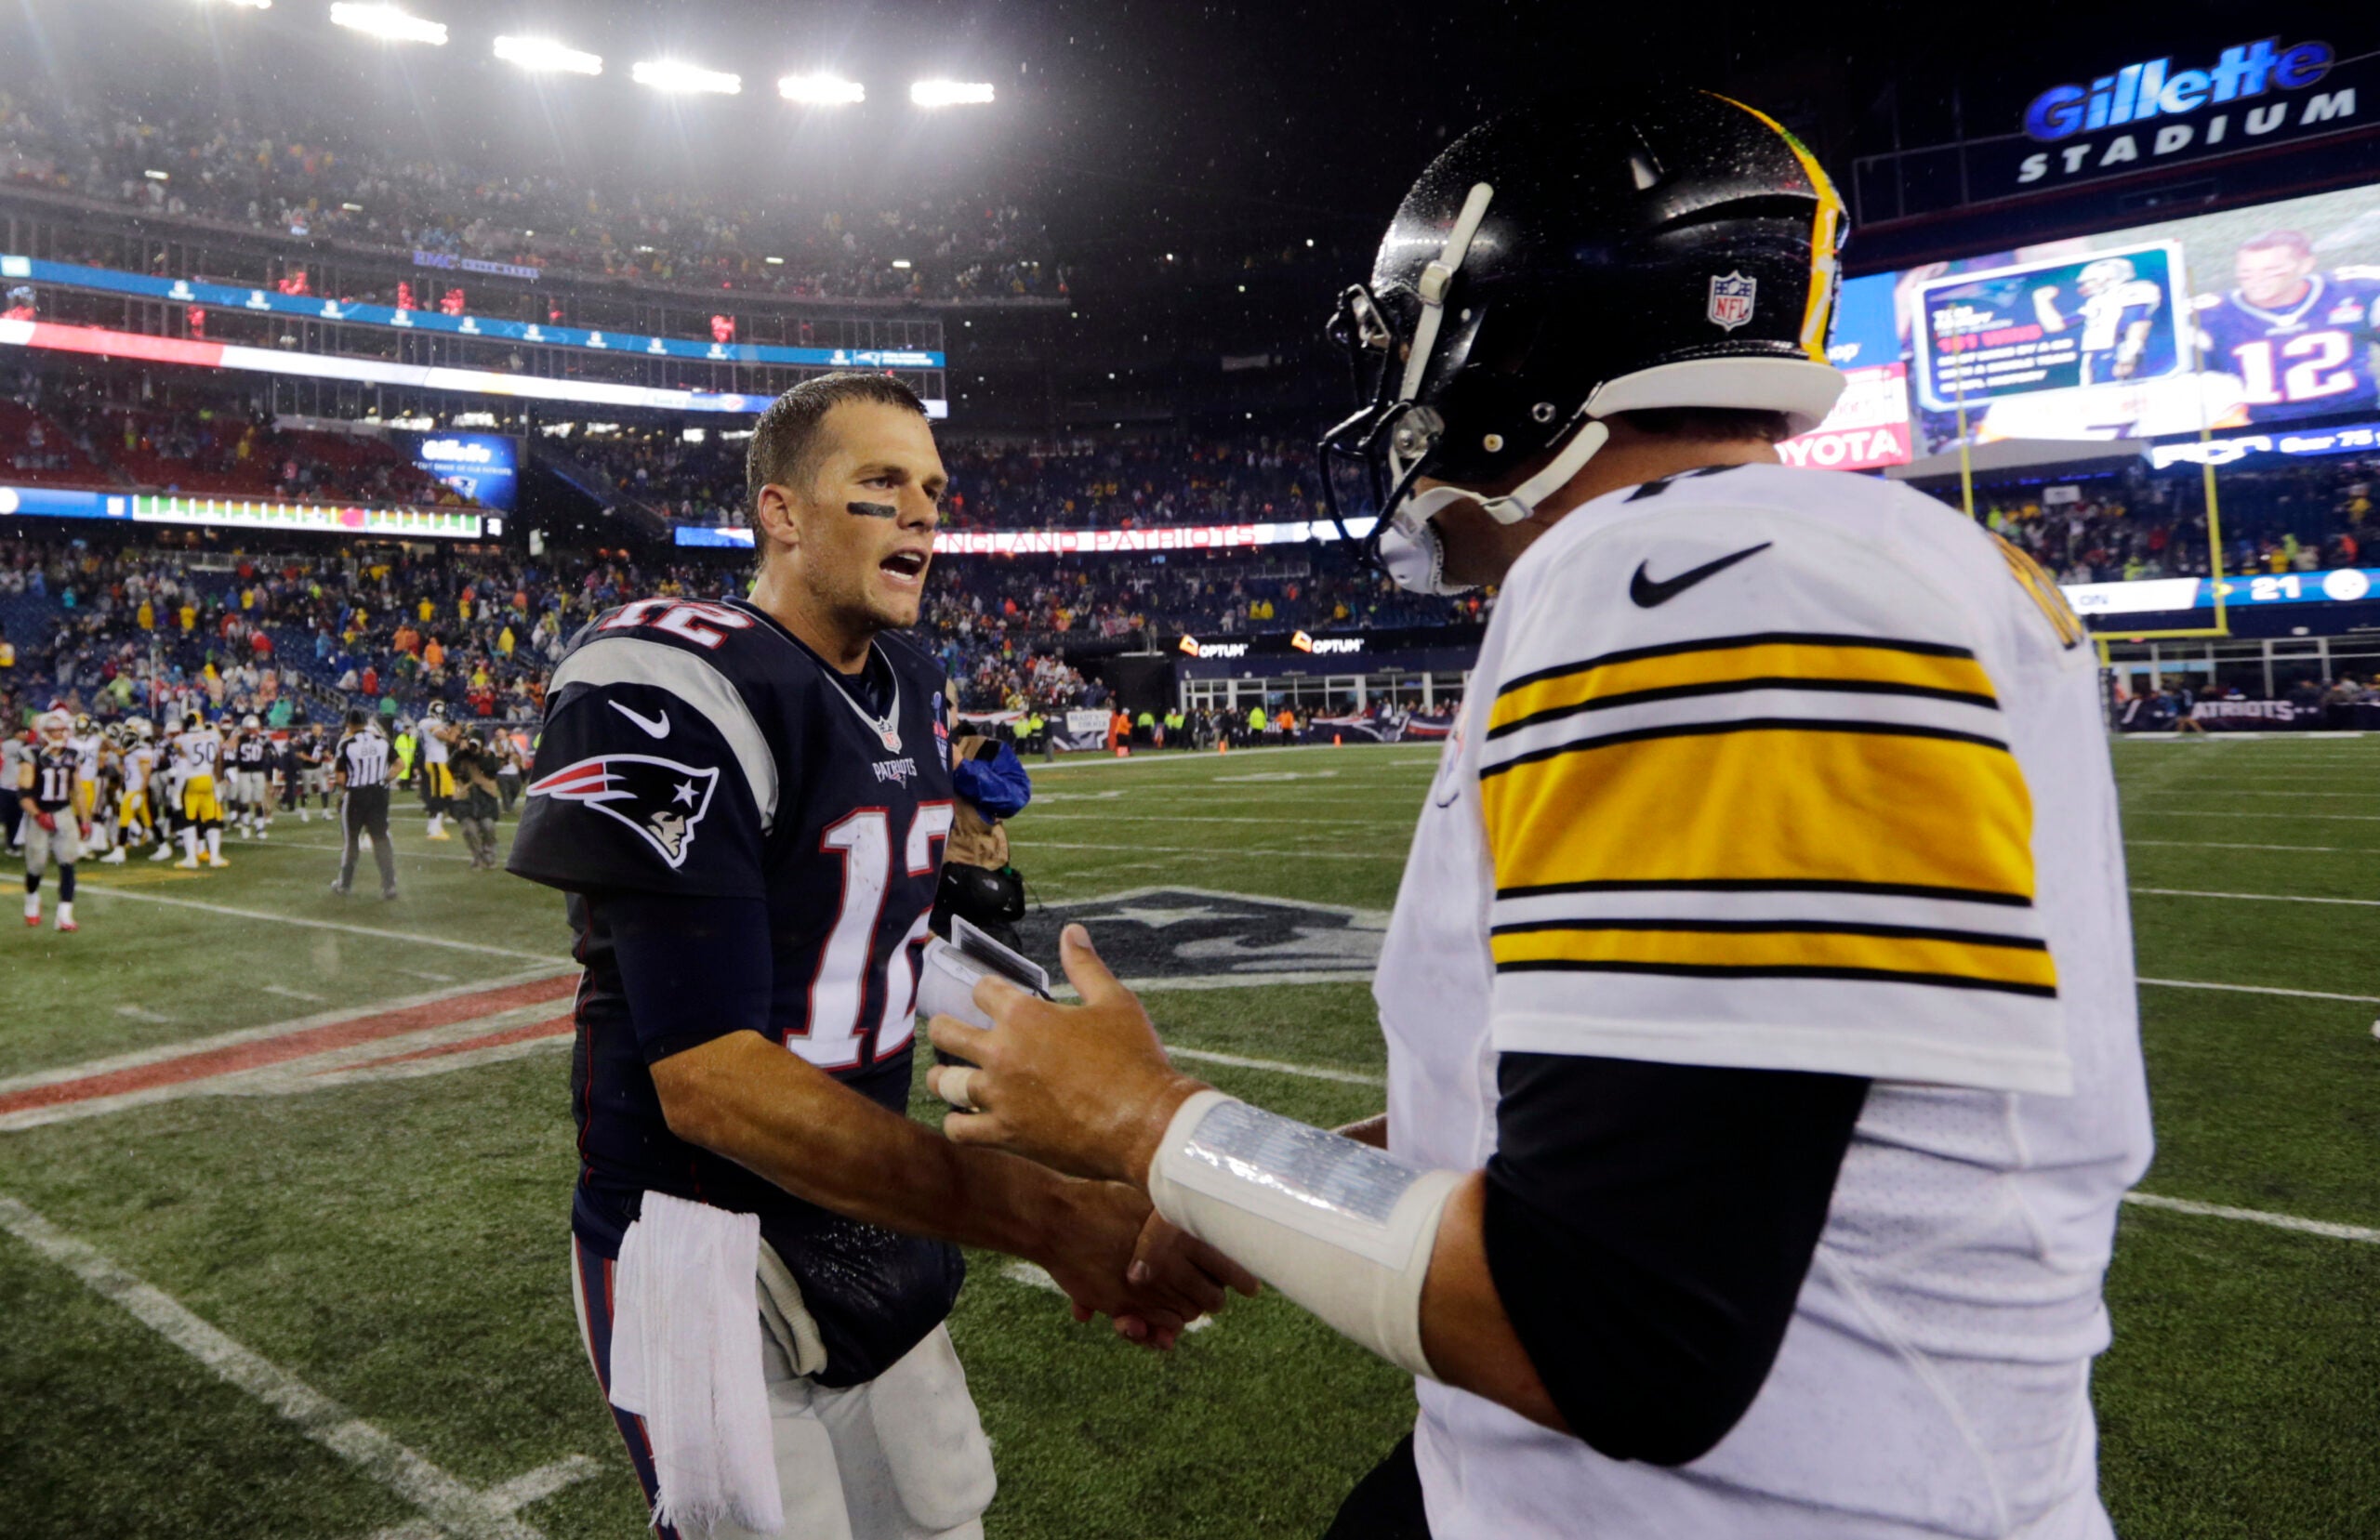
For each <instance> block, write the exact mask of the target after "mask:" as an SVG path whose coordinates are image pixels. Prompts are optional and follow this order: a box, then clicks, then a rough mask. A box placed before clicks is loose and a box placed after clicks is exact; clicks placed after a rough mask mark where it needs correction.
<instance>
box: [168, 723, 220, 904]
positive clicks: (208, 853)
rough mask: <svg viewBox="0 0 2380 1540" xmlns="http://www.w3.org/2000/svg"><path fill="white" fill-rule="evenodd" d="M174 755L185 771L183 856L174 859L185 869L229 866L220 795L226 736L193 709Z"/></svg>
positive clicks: (183, 776)
mask: <svg viewBox="0 0 2380 1540" xmlns="http://www.w3.org/2000/svg"><path fill="white" fill-rule="evenodd" d="M174 756H175V757H176V758H177V759H179V761H180V763H181V771H182V789H181V805H182V859H181V860H179V861H178V862H174V864H175V865H176V866H179V867H180V868H182V869H183V870H185V871H196V870H197V869H198V868H199V866H200V865H201V864H202V860H201V858H202V857H203V858H204V862H203V863H204V864H205V865H209V866H229V865H230V864H231V862H228V861H225V860H224V859H223V804H222V802H221V800H220V799H219V797H218V796H217V792H218V788H219V787H220V786H221V777H222V776H223V774H224V766H223V735H222V734H221V733H220V732H218V731H216V730H215V729H213V728H211V727H208V726H207V725H206V718H205V717H204V716H201V715H200V714H199V713H197V712H195V711H193V712H192V713H191V714H190V716H189V717H188V719H187V720H185V721H184V722H183V724H182V731H181V735H180V736H179V737H178V738H176V739H175V740H174Z"/></svg>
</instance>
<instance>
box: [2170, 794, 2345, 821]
mask: <svg viewBox="0 0 2380 1540" xmlns="http://www.w3.org/2000/svg"><path fill="white" fill-rule="evenodd" d="M2157 795H2159V796H2179V794H2178V793H2174V792H2161V793H2159V794H2157ZM2124 816H2125V817H2126V818H2229V819H2251V818H2273V819H2281V818H2314V819H2320V820H2321V821H2322V822H2323V823H2380V813H2298V812H2286V811H2284V812H2267V813H2243V812H2238V811H2235V810H2232V809H2224V808H2135V807H2129V806H2128V807H2126V808H2125V809H2124Z"/></svg>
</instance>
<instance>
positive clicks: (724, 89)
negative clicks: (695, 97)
mask: <svg viewBox="0 0 2380 1540" xmlns="http://www.w3.org/2000/svg"><path fill="white" fill-rule="evenodd" d="M628 78H629V79H630V80H633V81H635V82H636V83H637V84H638V85H639V86H652V87H653V88H654V89H655V90H656V91H676V92H684V93H693V92H701V91H708V92H711V93H713V94H715V95H718V96H722V97H732V96H734V95H735V94H736V93H737V92H739V91H741V90H743V89H744V77H743V76H741V75H731V74H728V73H726V72H724V71H721V70H706V69H704V68H702V67H701V66H700V65H696V64H687V63H683V62H681V61H680V60H678V59H639V60H638V61H637V62H636V63H635V64H634V65H632V66H630V67H629V69H628Z"/></svg>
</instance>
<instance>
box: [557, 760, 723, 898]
mask: <svg viewBox="0 0 2380 1540" xmlns="http://www.w3.org/2000/svg"><path fill="white" fill-rule="evenodd" d="M718 785H719V771H718V770H717V769H716V768H712V769H708V770H696V769H694V767H693V766H692V765H681V764H680V763H678V761H676V760H675V759H663V758H660V757H657V756H655V755H650V754H606V755H602V756H599V757H595V758H592V759H581V760H579V761H578V762H577V763H576V764H575V765H565V766H563V767H562V769H561V770H556V771H554V772H553V773H552V774H551V775H548V776H543V777H540V778H539V779H538V780H536V782H533V783H531V784H530V786H529V792H528V795H529V796H558V797H561V798H562V800H563V801H565V802H584V803H586V804H587V805H588V807H589V808H592V809H594V810H595V811H597V812H599V813H602V814H603V815H604V816H605V817H607V818H615V819H617V820H619V821H620V822H621V823H625V824H627V825H628V827H629V828H631V829H634V830H635V831H636V832H637V833H638V835H640V836H642V838H643V840H644V842H645V843H646V844H647V845H650V846H652V847H653V852H654V854H655V855H657V856H659V857H660V858H661V859H662V861H663V862H666V863H667V864H668V866H669V868H670V869H671V870H672V871H675V870H676V869H677V868H679V867H681V866H682V865H684V864H685V863H686V851H687V849H688V848H689V847H690V846H692V845H693V844H694V825H695V824H697V823H701V822H702V821H703V814H705V813H707V812H708V811H709V810H710V796H711V793H712V791H714V790H715V789H717V787H718Z"/></svg>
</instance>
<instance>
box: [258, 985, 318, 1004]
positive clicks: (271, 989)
mask: <svg viewBox="0 0 2380 1540" xmlns="http://www.w3.org/2000/svg"><path fill="white" fill-rule="evenodd" d="M260 993H262V994H278V995H280V996H281V997H282V998H283V999H284V1000H303V1001H305V1002H307V1003H308V1004H309V1005H317V1006H319V1005H321V1004H322V1003H323V997H322V996H321V995H319V994H308V993H307V992H306V991H304V990H302V989H291V988H290V987H288V986H287V985H286V984H265V985H262V986H261V988H260Z"/></svg>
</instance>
